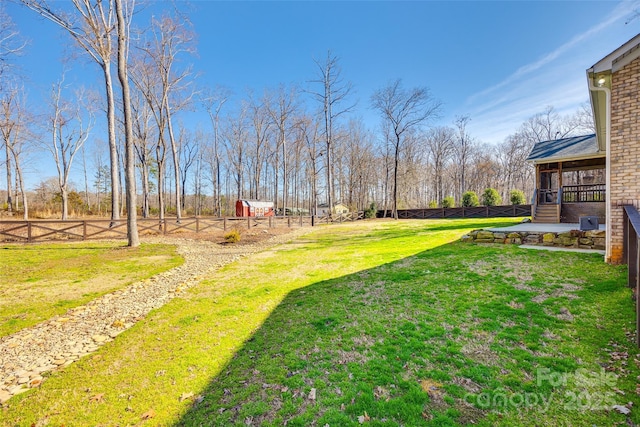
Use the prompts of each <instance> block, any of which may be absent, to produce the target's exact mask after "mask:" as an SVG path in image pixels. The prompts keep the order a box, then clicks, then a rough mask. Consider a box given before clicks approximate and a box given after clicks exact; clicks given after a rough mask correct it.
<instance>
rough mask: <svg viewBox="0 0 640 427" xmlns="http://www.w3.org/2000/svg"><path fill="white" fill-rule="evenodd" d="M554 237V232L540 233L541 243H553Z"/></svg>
mask: <svg viewBox="0 0 640 427" xmlns="http://www.w3.org/2000/svg"><path fill="white" fill-rule="evenodd" d="M555 238H556V235H555V233H544V234H543V235H542V243H553V239H555Z"/></svg>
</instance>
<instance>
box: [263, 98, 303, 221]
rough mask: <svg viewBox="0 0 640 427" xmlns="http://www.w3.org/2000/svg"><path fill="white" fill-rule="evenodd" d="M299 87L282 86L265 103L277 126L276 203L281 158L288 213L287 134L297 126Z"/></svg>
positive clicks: (275, 161)
mask: <svg viewBox="0 0 640 427" xmlns="http://www.w3.org/2000/svg"><path fill="white" fill-rule="evenodd" d="M297 94H298V92H297V89H296V88H295V87H290V88H289V89H288V90H287V89H286V88H285V87H284V86H280V88H279V89H278V91H277V92H276V93H275V94H270V95H267V98H266V100H265V105H266V107H267V111H268V113H269V116H270V117H271V120H272V123H273V125H274V126H275V128H276V147H275V156H274V165H275V166H274V169H275V205H276V208H277V207H278V175H279V172H278V166H279V160H281V162H282V174H281V176H282V213H283V214H284V215H286V208H287V201H288V199H287V197H288V193H289V181H288V178H289V170H288V166H289V165H288V154H289V153H288V150H287V136H288V135H289V131H290V130H291V129H293V127H294V126H295V123H294V120H293V119H294V115H295V112H296V110H297V108H298V106H297V104H296V103H297ZM280 147H282V158H281V159H280V155H279V148H280Z"/></svg>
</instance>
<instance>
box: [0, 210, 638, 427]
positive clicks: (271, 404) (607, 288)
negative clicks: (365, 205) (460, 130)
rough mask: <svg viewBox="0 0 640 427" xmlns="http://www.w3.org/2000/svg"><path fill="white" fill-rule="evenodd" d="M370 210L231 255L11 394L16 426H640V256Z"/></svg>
mask: <svg viewBox="0 0 640 427" xmlns="http://www.w3.org/2000/svg"><path fill="white" fill-rule="evenodd" d="M508 222H509V220H506V221H505V220H501V221H499V220H434V221H424V220H422V221H398V222H392V221H389V222H379V221H373V222H362V223H356V224H344V225H341V226H331V227H322V228H319V229H317V230H314V231H313V233H312V234H309V235H307V236H304V237H303V238H301V239H298V240H296V241H293V242H291V243H289V244H286V245H281V246H279V247H277V248H275V249H272V250H268V251H264V252H261V253H258V254H255V255H253V256H250V257H247V258H243V259H242V260H240V261H238V262H236V263H234V264H231V265H229V266H227V267H225V268H224V269H222V270H221V271H219V272H217V273H216V274H215V275H214V276H212V277H210V278H208V280H206V281H205V282H204V283H202V284H200V285H199V286H196V287H194V288H192V289H190V290H189V291H188V292H187V294H186V296H184V297H182V298H176V299H174V300H172V301H171V302H170V303H169V304H167V305H166V306H164V307H163V308H161V309H159V310H156V311H154V312H152V313H151V314H150V315H149V316H148V317H147V318H146V319H145V320H143V321H141V322H139V323H138V324H136V325H135V326H134V327H133V328H132V329H130V330H128V331H127V332H125V333H123V334H122V335H120V336H119V337H118V339H117V340H115V341H114V342H111V343H109V344H108V345H106V346H104V347H102V348H101V349H100V350H99V352H98V353H96V354H95V355H93V356H89V357H86V358H84V359H83V360H81V361H79V362H77V363H75V364H73V365H71V366H69V367H67V368H65V369H64V370H62V371H59V372H56V373H53V374H51V375H50V377H49V378H48V379H47V381H45V382H44V384H43V385H42V386H41V387H40V388H39V389H36V390H33V391H30V392H28V393H25V394H23V395H20V396H18V397H17V398H14V399H12V400H11V401H9V405H8V407H6V408H4V409H3V410H2V412H0V414H1V415H2V416H0V424H1V425H7V426H13V425H44V424H45V423H49V425H66V426H72V425H137V424H143V425H212V426H228V425H238V426H241V425H242V426H244V425H263V426H281V425H284V424H286V425H289V426H309V425H318V426H324V425H327V424H328V425H330V426H357V425H360V424H364V425H371V426H397V425H404V426H419V425H434V426H436V425H437V426H442V425H464V424H474V425H486V426H491V425H589V426H591V425H614V424H616V423H620V425H629V423H632V422H638V421H640V416H638V415H637V414H636V411H637V410H636V409H635V408H632V410H631V414H630V416H628V417H627V416H626V415H623V414H620V413H618V412H617V411H612V410H611V407H612V405H614V404H621V405H624V404H626V403H627V402H633V403H635V406H637V405H638V404H640V399H639V398H638V396H637V394H636V383H637V381H636V377H637V376H638V375H640V370H639V368H638V364H639V363H640V361H639V360H638V356H637V355H638V351H637V349H635V346H634V338H633V334H632V332H633V328H634V319H635V317H634V306H633V303H632V302H631V299H630V294H631V292H630V291H629V290H628V289H627V288H626V287H625V285H624V283H625V271H626V270H625V269H624V268H623V267H616V266H609V265H606V264H604V263H603V262H602V257H600V256H597V255H585V254H575V253H558V252H546V251H533V250H524V249H519V248H517V247H514V246H509V245H506V246H502V245H486V246H485V245H472V244H462V243H458V242H456V241H455V240H457V238H458V237H459V236H461V235H462V234H463V233H464V232H465V231H467V230H470V229H473V228H480V227H486V226H489V225H497V224H504V225H506V223H508Z"/></svg>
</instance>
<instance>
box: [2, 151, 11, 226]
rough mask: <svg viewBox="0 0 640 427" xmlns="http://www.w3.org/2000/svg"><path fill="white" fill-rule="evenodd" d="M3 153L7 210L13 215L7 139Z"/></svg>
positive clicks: (9, 155) (9, 156)
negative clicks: (5, 161) (5, 166)
mask: <svg viewBox="0 0 640 427" xmlns="http://www.w3.org/2000/svg"><path fill="white" fill-rule="evenodd" d="M4 146H5V149H6V150H5V153H6V155H7V212H8V214H9V216H12V215H13V195H12V193H11V184H13V183H12V182H11V181H12V179H11V154H10V150H9V141H5V144H4Z"/></svg>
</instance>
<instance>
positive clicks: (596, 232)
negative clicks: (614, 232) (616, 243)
mask: <svg viewBox="0 0 640 427" xmlns="http://www.w3.org/2000/svg"><path fill="white" fill-rule="evenodd" d="M584 237H601V238H603V239H604V238H605V237H607V232H606V231H605V230H589V231H585V232H584Z"/></svg>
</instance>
